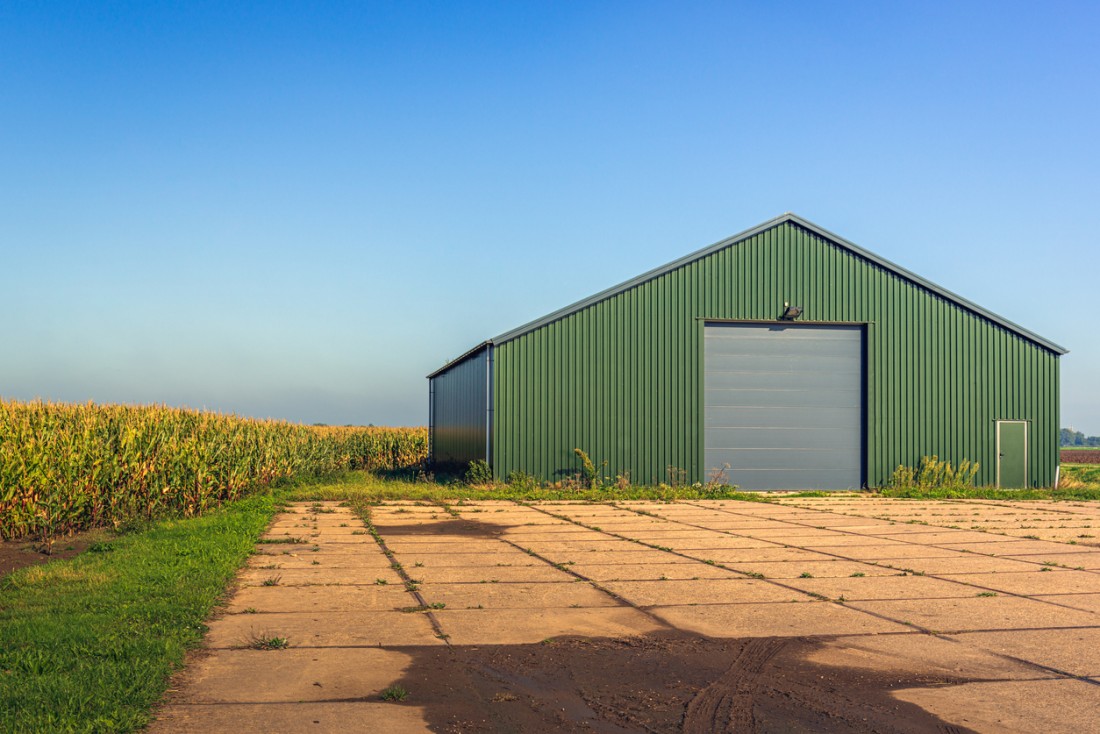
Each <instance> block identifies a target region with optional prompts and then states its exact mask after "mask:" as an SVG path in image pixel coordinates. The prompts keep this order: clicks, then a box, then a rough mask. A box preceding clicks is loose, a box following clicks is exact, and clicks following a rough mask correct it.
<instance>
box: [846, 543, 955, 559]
mask: <svg viewBox="0 0 1100 734" xmlns="http://www.w3.org/2000/svg"><path fill="white" fill-rule="evenodd" d="M830 552H831V553H834V554H836V555H843V556H845V557H848V558H854V559H858V560H866V561H882V560H904V559H908V558H967V557H969V556H968V555H967V554H966V553H963V552H961V551H955V550H949V549H947V548H938V547H936V546H934V545H921V544H919V543H898V544H896V545H864V546H849V547H847V548H843V549H839V548H838V549H834V550H832V551H830Z"/></svg>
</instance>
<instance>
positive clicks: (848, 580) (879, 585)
mask: <svg viewBox="0 0 1100 734" xmlns="http://www.w3.org/2000/svg"><path fill="white" fill-rule="evenodd" d="M783 583H785V584H787V585H788V586H794V587H795V588H798V589H803V590H805V591H811V592H813V593H815V594H821V595H823V596H827V597H828V598H830V599H840V598H841V597H843V598H844V599H845V600H847V601H859V600H870V599H942V598H948V597H972V596H974V594H976V593H977V592H978V591H980V590H979V589H975V588H973V587H970V586H964V585H963V584H957V583H952V582H951V581H941V580H939V579H937V578H933V577H931V576H897V575H894V576H862V577H857V578H852V577H844V578H795V579H786V580H784V582H783Z"/></svg>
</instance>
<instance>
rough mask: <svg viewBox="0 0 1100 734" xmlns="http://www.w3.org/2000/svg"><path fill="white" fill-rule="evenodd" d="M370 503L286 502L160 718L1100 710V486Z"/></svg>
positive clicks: (804, 719) (901, 728)
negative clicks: (1027, 492) (1018, 493)
mask: <svg viewBox="0 0 1100 734" xmlns="http://www.w3.org/2000/svg"><path fill="white" fill-rule="evenodd" d="M372 518H373V524H374V526H375V528H376V530H377V533H378V536H377V539H376V538H375V537H372V536H371V535H370V534H369V533H368V532H367V529H366V528H365V526H364V525H363V524H362V522H361V521H360V520H359V519H358V518H356V517H355V516H354V515H353V514H352V513H351V512H350V511H349V510H347V509H346V508H343V507H340V506H338V505H337V504H336V503H324V504H306V503H303V504H299V505H296V506H294V507H292V508H291V509H290V511H289V512H287V513H284V514H283V515H280V516H279V517H278V518H277V519H276V521H275V522H274V524H273V525H272V527H271V528H270V530H269V532H268V534H267V536H266V539H267V540H268V541H269V542H266V543H263V544H261V545H259V546H257V550H258V554H257V555H256V556H254V557H253V558H252V559H251V561H250V565H249V567H248V568H247V569H245V570H244V571H243V572H242V574H241V576H240V578H239V586H238V589H237V591H236V593H235V595H234V596H233V598H232V600H231V601H230V602H229V605H228V607H227V609H226V610H225V614H223V615H221V616H220V617H218V618H217V619H215V620H213V621H212V622H211V623H210V632H209V634H208V635H207V638H206V646H205V649H204V650H202V651H201V652H200V653H199V654H197V655H195V656H194V657H193V659H192V660H191V662H190V664H189V666H188V668H187V669H186V670H185V671H184V672H183V673H182V674H181V675H180V676H179V677H178V679H177V680H176V681H175V685H174V686H173V690H172V691H171V692H170V694H169V696H168V697H167V699H166V701H165V703H164V705H163V706H162V708H161V709H160V711H159V717H158V721H157V722H156V723H155V724H154V725H153V726H152V727H151V730H152V731H154V732H184V731H186V732H214V731H234V732H239V733H241V734H243V733H244V732H253V731H255V732H261V731H262V732H300V731H309V732H337V731H339V732H347V731H371V732H414V731H450V732H470V731H485V732H496V731H515V732H528V731H529V732H541V731H576V732H628V731H629V732H636V731H642V732H681V731H683V732H712V731H722V732H745V731H758V732H820V731H830V732H833V731H835V732H939V733H947V732H968V731H979V732H986V731H1040V730H1041V731H1044V732H1050V733H1054V732H1070V731H1087V730H1090V728H1091V727H1093V726H1094V712H1095V711H1097V710H1100V652H1098V651H1100V548H1098V547H1097V543H1096V540H1095V538H1093V537H1092V533H1091V532H1089V530H1091V529H1092V528H1093V527H1094V526H1100V506H1097V505H1095V504H1090V503H1083V502H1082V503H1072V502H1058V503H1055V502H1039V501H1037V502H1001V503H999V502H987V501H928V502H915V501H906V500H885V499H864V498H858V497H836V498H822V499H815V498H789V499H784V500H782V502H781V503H780V504H763V503H753V502H736V501H697V502H676V503H650V502H622V503H617V504H614V505H592V504H583V503H576V504H572V503H565V502H557V503H542V504H538V505H519V504H514V503H510V502H479V503H464V504H461V505H455V506H452V507H449V508H446V507H441V506H435V505H428V504H416V503H400V502H393V503H388V504H385V505H383V506H379V507H375V508H373V510H372ZM270 541H282V542H270ZM290 541H293V542H290ZM273 640H285V641H286V642H287V643H288V646H287V647H286V648H285V649H273V650H268V649H257V648H261V647H264V646H268V647H270V646H272V645H271V644H270V643H271V642H272V641H273ZM265 643H267V644H266V645H265ZM275 646H277V645H275Z"/></svg>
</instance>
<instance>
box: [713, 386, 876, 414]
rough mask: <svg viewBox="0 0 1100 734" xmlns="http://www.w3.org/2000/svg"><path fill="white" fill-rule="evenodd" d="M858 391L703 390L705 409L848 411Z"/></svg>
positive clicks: (801, 389) (806, 389)
mask: <svg viewBox="0 0 1100 734" xmlns="http://www.w3.org/2000/svg"><path fill="white" fill-rule="evenodd" d="M859 395H860V391H859V390H836V389H822V390H814V389H812V388H798V389H793V388H792V389H787V390H755V389H744V390H737V389H733V388H726V389H719V390H707V391H706V399H707V405H708V406H728V407H742V408H757V407H776V408H806V409H807V410H812V409H815V408H850V407H852V404H853V401H856V400H858V398H859Z"/></svg>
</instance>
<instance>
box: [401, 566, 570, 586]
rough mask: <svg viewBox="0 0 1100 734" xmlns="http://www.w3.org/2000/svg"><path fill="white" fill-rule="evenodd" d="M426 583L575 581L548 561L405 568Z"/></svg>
mask: <svg viewBox="0 0 1100 734" xmlns="http://www.w3.org/2000/svg"><path fill="white" fill-rule="evenodd" d="M405 570H406V571H407V572H408V573H409V574H410V575H411V576H413V577H414V578H417V579H420V580H421V581H422V582H424V583H425V584H432V583H465V584H478V583H494V582H495V583H512V582H517V581H530V582H561V581H563V580H572V579H571V578H570V577H569V575H568V574H565V573H562V572H561V571H559V570H557V569H556V568H553V567H552V566H548V565H546V564H539V565H524V566H434V567H433V566H413V567H410V568H406V569H405Z"/></svg>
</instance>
